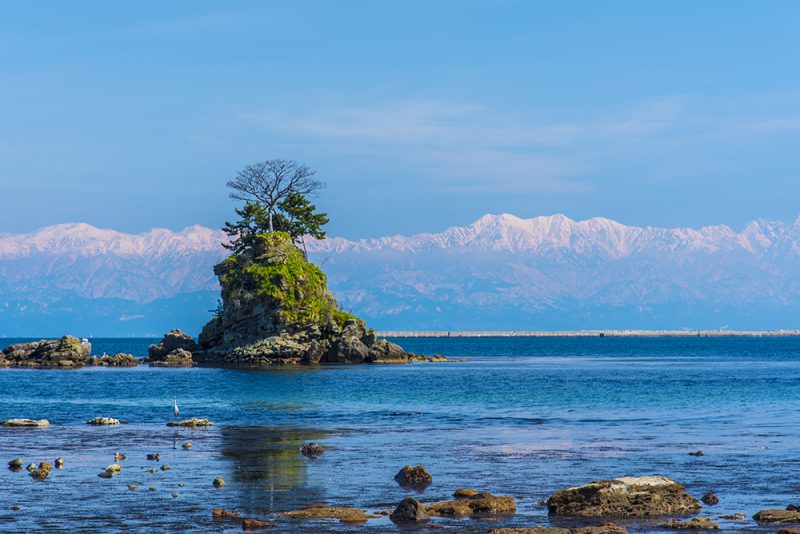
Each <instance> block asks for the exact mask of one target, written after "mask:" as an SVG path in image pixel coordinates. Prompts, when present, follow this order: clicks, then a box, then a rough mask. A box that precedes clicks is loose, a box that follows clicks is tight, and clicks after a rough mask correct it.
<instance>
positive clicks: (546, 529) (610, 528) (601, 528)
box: [489, 523, 628, 534]
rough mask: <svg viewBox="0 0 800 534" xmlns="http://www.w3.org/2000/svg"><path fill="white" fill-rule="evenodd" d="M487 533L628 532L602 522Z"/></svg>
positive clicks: (588, 533) (621, 533) (569, 533)
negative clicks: (580, 525) (600, 523)
mask: <svg viewBox="0 0 800 534" xmlns="http://www.w3.org/2000/svg"><path fill="white" fill-rule="evenodd" d="M489 534H628V530H627V529H625V528H624V527H621V526H619V525H617V524H614V523H604V524H602V525H595V526H591V527H580V528H562V527H516V528H513V527H511V528H493V529H491V530H489Z"/></svg>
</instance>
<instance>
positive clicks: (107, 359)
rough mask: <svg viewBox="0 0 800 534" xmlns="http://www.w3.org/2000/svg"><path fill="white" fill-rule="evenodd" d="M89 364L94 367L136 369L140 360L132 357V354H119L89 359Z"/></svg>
mask: <svg viewBox="0 0 800 534" xmlns="http://www.w3.org/2000/svg"><path fill="white" fill-rule="evenodd" d="M90 363H91V364H92V365H96V366H102V367H136V366H137V365H139V364H140V363H142V362H141V360H139V358H137V357H136V356H134V355H133V354H125V353H123V352H119V353H117V354H114V355H112V356H109V355H108V354H103V355H102V356H101V357H99V358H98V357H94V358H92V359H91V361H90Z"/></svg>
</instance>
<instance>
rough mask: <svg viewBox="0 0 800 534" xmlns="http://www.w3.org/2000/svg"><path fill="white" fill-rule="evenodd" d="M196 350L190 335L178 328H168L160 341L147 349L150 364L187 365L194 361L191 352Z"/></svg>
mask: <svg viewBox="0 0 800 534" xmlns="http://www.w3.org/2000/svg"><path fill="white" fill-rule="evenodd" d="M196 350H197V343H195V341H194V339H193V338H192V336H190V335H188V334H184V333H183V332H182V331H180V330H178V329H174V330H170V331H169V332H167V333H166V334H164V337H163V338H162V339H161V341H160V342H158V343H156V344H155V345H150V347H148V349H147V354H148V357H149V358H148V360H149V362H150V365H164V366H176V367H178V366H189V365H192V364H193V363H194V361H193V360H192V353H193V352H194V351H196Z"/></svg>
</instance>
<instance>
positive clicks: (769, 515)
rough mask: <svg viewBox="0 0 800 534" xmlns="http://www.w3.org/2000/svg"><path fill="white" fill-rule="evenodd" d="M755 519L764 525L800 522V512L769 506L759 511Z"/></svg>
mask: <svg viewBox="0 0 800 534" xmlns="http://www.w3.org/2000/svg"><path fill="white" fill-rule="evenodd" d="M753 519H755V520H756V521H757V522H758V523H761V524H763V525H780V524H800V512H799V511H796V510H781V509H778V508H768V509H766V510H761V511H760V512H758V513H757V514H756V515H754V516H753Z"/></svg>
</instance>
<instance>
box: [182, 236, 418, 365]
mask: <svg viewBox="0 0 800 534" xmlns="http://www.w3.org/2000/svg"><path fill="white" fill-rule="evenodd" d="M214 273H215V274H216V275H217V277H218V278H219V282H220V286H221V288H222V295H221V296H222V306H221V310H220V313H219V315H218V316H217V317H214V318H213V319H212V320H211V321H210V322H209V323H208V324H206V325H205V327H204V328H203V331H202V332H201V334H200V337H199V350H198V351H192V352H193V355H194V358H195V360H196V361H197V362H200V363H205V364H215V365H230V366H240V367H259V366H270V365H316V364H319V363H339V364H353V363H370V362H373V363H379V362H387V363H389V362H394V361H405V362H408V361H411V356H412V355H410V354H408V353H406V352H404V351H403V350H402V349H401V348H400V347H399V346H397V345H395V344H393V343H390V342H388V341H378V340H376V336H375V331H374V330H372V329H369V328H367V327H366V325H365V324H364V321H362V320H361V319H358V318H356V317H354V316H353V315H351V314H349V313H347V312H344V311H342V310H340V309H339V306H338V304H337V303H336V300H335V299H334V297H333V295H332V294H331V292H330V291H329V290H328V287H327V278H326V277H325V274H324V273H323V272H322V271H321V270H320V269H319V267H317V266H316V265H314V264H313V263H311V262H309V261H307V260H306V258H305V256H304V254H303V252H302V251H301V250H300V249H299V248H297V246H296V245H295V244H294V243H293V241H292V238H291V237H290V236H289V234H287V233H284V232H273V233H267V234H262V235H260V236H258V237H257V242H256V245H255V246H254V247H253V249H252V250H247V251H244V252H242V253H240V254H234V255H232V256H230V257H229V258H227V259H226V260H225V261H223V262H222V263H220V264H218V265H216V266H215V267H214Z"/></svg>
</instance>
